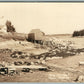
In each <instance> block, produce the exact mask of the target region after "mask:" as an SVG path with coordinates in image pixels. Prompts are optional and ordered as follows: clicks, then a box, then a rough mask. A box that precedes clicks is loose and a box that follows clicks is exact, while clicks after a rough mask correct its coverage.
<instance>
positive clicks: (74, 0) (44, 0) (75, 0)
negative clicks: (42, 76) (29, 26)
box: [0, 0, 84, 84]
mask: <svg viewBox="0 0 84 84" xmlns="http://www.w3.org/2000/svg"><path fill="white" fill-rule="evenodd" d="M1 2H4V3H7V2H25V3H27V2H32V3H34V2H35V3H36V2H37V3H50V2H53V3H55V2H59V3H79V2H80V3H84V0H0V3H1ZM2 83H3V84H84V83H60V82H59V83H57V82H51V83H50V82H49V83H41V82H0V84H2Z"/></svg>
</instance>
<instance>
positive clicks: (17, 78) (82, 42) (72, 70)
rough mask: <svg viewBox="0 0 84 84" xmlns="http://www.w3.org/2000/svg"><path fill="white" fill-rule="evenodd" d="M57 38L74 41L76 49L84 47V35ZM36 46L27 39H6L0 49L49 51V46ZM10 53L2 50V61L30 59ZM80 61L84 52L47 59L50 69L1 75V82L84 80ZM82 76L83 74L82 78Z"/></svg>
mask: <svg viewBox="0 0 84 84" xmlns="http://www.w3.org/2000/svg"><path fill="white" fill-rule="evenodd" d="M56 39H58V40H59V39H63V40H65V41H66V40H69V41H71V42H73V43H74V44H73V46H74V48H75V49H81V48H84V37H78V38H77V37H75V38H72V37H71V36H60V37H56ZM36 46H37V44H33V43H31V42H27V41H14V40H9V41H7V40H4V41H1V42H0V49H11V50H12V51H15V50H19V51H24V52H27V53H31V54H32V53H33V54H35V55H38V54H41V53H45V52H48V48H41V47H39V48H36ZM38 46H39V45H38ZM10 54H11V52H8V53H3V52H0V62H3V61H4V62H10V63H13V62H14V61H28V59H17V58H11V57H10ZM79 62H84V52H82V53H80V54H76V55H74V56H68V57H66V58H62V59H49V60H46V63H45V65H47V66H49V67H50V69H51V70H50V71H33V72H28V73H27V72H21V73H18V74H16V75H13V76H11V75H0V82H84V73H83V72H84V66H83V65H82V66H79ZM80 76H82V77H81V79H80V78H79V77H80Z"/></svg>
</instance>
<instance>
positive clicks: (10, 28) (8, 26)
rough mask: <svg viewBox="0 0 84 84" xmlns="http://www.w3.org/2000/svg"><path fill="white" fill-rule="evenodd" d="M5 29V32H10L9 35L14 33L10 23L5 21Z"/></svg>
mask: <svg viewBox="0 0 84 84" xmlns="http://www.w3.org/2000/svg"><path fill="white" fill-rule="evenodd" d="M6 27H7V32H11V33H12V32H16V30H15V28H14V27H13V25H12V24H11V22H10V21H6Z"/></svg>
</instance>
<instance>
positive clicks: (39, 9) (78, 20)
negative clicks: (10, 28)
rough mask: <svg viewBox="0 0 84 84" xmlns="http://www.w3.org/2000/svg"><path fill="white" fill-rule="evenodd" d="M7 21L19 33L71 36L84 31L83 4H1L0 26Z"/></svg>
mask: <svg viewBox="0 0 84 84" xmlns="http://www.w3.org/2000/svg"><path fill="white" fill-rule="evenodd" d="M7 20H9V21H11V22H12V25H14V27H15V28H16V31H17V32H19V33H29V32H30V31H31V30H32V29H40V30H42V31H43V32H45V33H46V34H72V33H73V31H75V30H81V29H84V3H57V2H56V3H1V2H0V25H2V24H5V23H6V21H7Z"/></svg>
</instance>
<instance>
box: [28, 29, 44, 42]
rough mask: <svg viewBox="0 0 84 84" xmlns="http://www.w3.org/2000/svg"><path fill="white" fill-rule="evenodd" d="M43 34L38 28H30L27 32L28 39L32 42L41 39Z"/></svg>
mask: <svg viewBox="0 0 84 84" xmlns="http://www.w3.org/2000/svg"><path fill="white" fill-rule="evenodd" d="M44 35H45V33H44V32H42V31H40V29H32V30H31V31H30V33H29V34H28V40H29V41H32V42H34V41H41V40H42V38H43V36H44Z"/></svg>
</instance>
